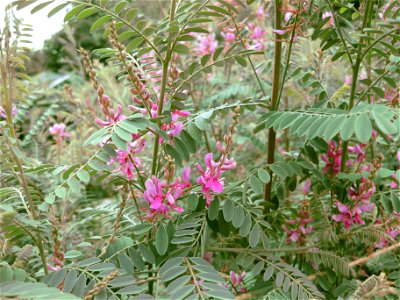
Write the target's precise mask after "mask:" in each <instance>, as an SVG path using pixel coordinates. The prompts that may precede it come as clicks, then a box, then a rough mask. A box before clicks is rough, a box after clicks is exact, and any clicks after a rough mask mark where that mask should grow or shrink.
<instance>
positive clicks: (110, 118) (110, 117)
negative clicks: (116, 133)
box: [96, 96, 126, 127]
mask: <svg viewBox="0 0 400 300" xmlns="http://www.w3.org/2000/svg"><path fill="white" fill-rule="evenodd" d="M103 97H104V96H103ZM125 119H126V116H124V115H123V114H122V106H121V105H120V104H118V106H117V111H114V109H112V108H108V109H107V114H106V121H103V120H101V119H99V118H96V122H97V124H99V125H101V126H103V127H105V126H109V125H111V124H114V123H117V122H119V121H122V120H125Z"/></svg>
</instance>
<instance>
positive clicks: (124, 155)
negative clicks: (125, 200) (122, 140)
mask: <svg viewBox="0 0 400 300" xmlns="http://www.w3.org/2000/svg"><path fill="white" fill-rule="evenodd" d="M132 138H133V139H134V141H133V142H130V143H128V147H127V149H126V150H123V149H116V150H115V152H116V153H117V156H116V157H113V158H111V159H110V160H109V161H108V162H107V164H108V165H114V164H116V163H118V164H119V166H118V167H116V168H115V169H114V170H113V172H121V174H124V175H125V176H126V178H127V179H128V180H133V179H134V178H135V175H134V174H135V172H136V169H140V167H141V161H140V159H139V158H138V157H137V154H138V153H139V152H141V151H142V150H143V148H144V147H145V146H146V140H145V139H141V140H140V136H139V135H136V134H132Z"/></svg>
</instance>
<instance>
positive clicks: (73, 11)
mask: <svg viewBox="0 0 400 300" xmlns="http://www.w3.org/2000/svg"><path fill="white" fill-rule="evenodd" d="M84 7H86V4H80V5H77V6H75V7H74V8H73V9H71V10H70V11H69V12H67V14H66V15H65V17H64V22H68V21H69V20H71V19H72V18H73V17H74V16H75V15H76V14H78V13H79V12H80V11H81V10H82V9H83V8H84Z"/></svg>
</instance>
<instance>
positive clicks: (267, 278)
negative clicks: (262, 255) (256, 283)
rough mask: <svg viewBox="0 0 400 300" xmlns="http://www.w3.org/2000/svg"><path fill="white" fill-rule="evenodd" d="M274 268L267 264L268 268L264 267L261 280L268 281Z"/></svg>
mask: <svg viewBox="0 0 400 300" xmlns="http://www.w3.org/2000/svg"><path fill="white" fill-rule="evenodd" d="M274 271H275V268H274V267H273V266H269V267H268V268H266V269H265V272H264V275H263V280H264V281H268V280H270V279H271V277H272V276H273V275H274Z"/></svg>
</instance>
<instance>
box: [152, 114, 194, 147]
mask: <svg viewBox="0 0 400 300" xmlns="http://www.w3.org/2000/svg"><path fill="white" fill-rule="evenodd" d="M189 115H190V113H189V112H188V111H184V110H174V111H173V112H172V113H171V117H172V118H171V123H169V124H163V125H161V129H162V130H164V131H165V132H166V133H167V134H168V136H169V137H170V138H171V139H172V138H173V137H175V136H179V135H180V134H181V132H182V130H183V123H182V122H179V121H178V118H179V117H187V116H189ZM162 141H163V138H162V137H160V139H159V141H158V142H159V143H162ZM171 143H172V140H171Z"/></svg>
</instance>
